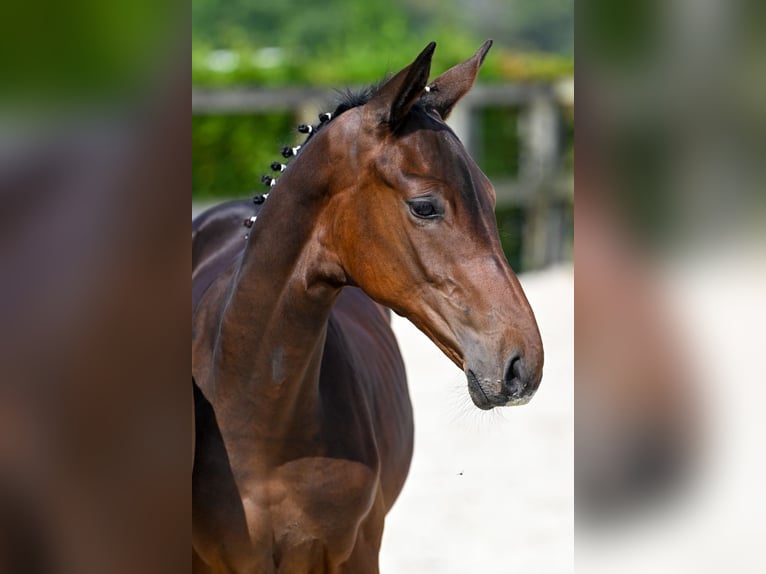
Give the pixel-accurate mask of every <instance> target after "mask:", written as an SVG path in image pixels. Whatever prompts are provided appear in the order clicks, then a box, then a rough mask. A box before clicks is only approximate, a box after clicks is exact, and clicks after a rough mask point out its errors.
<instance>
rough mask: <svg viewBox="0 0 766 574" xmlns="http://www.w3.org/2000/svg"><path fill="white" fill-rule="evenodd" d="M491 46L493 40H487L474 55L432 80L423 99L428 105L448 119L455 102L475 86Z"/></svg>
mask: <svg viewBox="0 0 766 574" xmlns="http://www.w3.org/2000/svg"><path fill="white" fill-rule="evenodd" d="M491 47H492V40H487V41H486V42H484V43H483V44H482V45H481V48H479V49H478V50H477V51H476V53H475V54H474V55H473V56H471V57H470V58H468V59H467V60H466V61H465V62H462V63H460V64H458V65H457V66H454V67H452V68H450V69H449V70H447V71H446V72H444V73H443V74H442V75H441V76H439V77H438V78H436V79H435V80H434V81H433V82H431V84H429V86H428V91H427V93H425V94H424V95H423V99H422V101H423V103H424V104H425V105H426V107H429V108H431V109H434V110H436V111H437V112H439V115H440V116H441V117H442V118H443V119H445V120H446V119H447V116H449V114H450V112H451V111H452V108H453V107H454V106H455V104H456V103H457V102H458V101H459V100H460V98H462V97H463V96H464V95H466V94H467V93H468V90H470V89H471V86H473V83H474V81H475V80H476V76H477V75H478V74H479V68H481V64H482V62H484V57H485V56H486V55H487V52H489V49H490V48H491Z"/></svg>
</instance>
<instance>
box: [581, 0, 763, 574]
mask: <svg viewBox="0 0 766 574" xmlns="http://www.w3.org/2000/svg"><path fill="white" fill-rule="evenodd" d="M764 6H765V5H764V3H763V2H750V1H747V0H733V1H729V0H703V1H697V2H690V1H687V0H667V1H665V0H663V1H654V0H650V1H645V0H635V1H634V0H628V1H626V2H619V3H615V2H608V1H601V0H595V1H594V0H584V1H582V2H579V3H578V10H577V66H578V67H577V88H576V91H577V92H578V102H579V104H580V105H579V107H578V110H577V113H576V116H577V117H578V121H579V134H580V137H579V138H578V142H577V144H578V145H577V152H578V153H577V162H576V164H577V165H576V187H577V196H578V197H577V205H576V220H577V242H576V248H575V260H576V284H577V288H576V291H575V336H576V347H575V356H576V361H575V389H576V402H575V424H576V432H575V437H576V439H575V460H576V464H575V492H576V504H577V513H576V517H577V523H576V532H577V553H576V567H577V568H576V569H577V571H578V572H615V571H618V572H624V573H632V572H646V571H652V572H669V573H674V572H721V571H727V570H734V571H738V572H762V571H764V570H765V569H766V560H765V559H764V556H763V552H762V550H761V545H762V535H761V533H762V531H763V528H762V524H761V523H760V519H761V518H760V517H762V516H763V515H764V511H766V497H764V495H763V487H762V485H763V483H764V480H766V464H764V457H763V452H764V449H763V441H762V437H763V436H766V419H764V417H763V414H762V405H763V400H764V399H765V398H766V394H765V393H766V386H764V383H765V382H766V377H765V376H764V369H763V366H762V363H763V361H762V359H761V354H762V349H763V335H762V330H763V324H764V320H766V305H765V304H764V293H766V257H765V255H766V233H764V232H765V231H766V225H765V223H766V219H765V216H766V209H765V208H766V194H764V189H766V162H765V161H764V158H766V105H765V102H766V97H765V96H766V61H765V60H764V55H765V54H766V45H765V44H764V38H766V35H764V33H763V31H764V23H765V22H764V16H766V14H765V13H764Z"/></svg>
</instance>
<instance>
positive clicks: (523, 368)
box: [466, 355, 540, 410]
mask: <svg viewBox="0 0 766 574" xmlns="http://www.w3.org/2000/svg"><path fill="white" fill-rule="evenodd" d="M466 377H467V379H468V393H469V394H470V396H471V400H473V403H474V404H475V405H476V406H477V407H479V408H480V409H484V410H489V409H492V408H494V407H504V406H518V405H525V404H527V403H528V402H529V401H530V400H531V399H532V397H533V396H534V394H535V392H536V391H537V388H538V386H539V385H540V373H539V372H537V371H536V370H534V369H529V367H528V366H527V364H526V363H525V361H524V359H523V357H521V356H519V355H514V356H512V357H511V358H510V359H509V360H508V362H507V364H506V365H505V369H504V371H503V378H502V379H500V380H498V379H487V378H482V377H480V376H479V375H477V373H475V372H474V371H473V370H471V369H467V370H466Z"/></svg>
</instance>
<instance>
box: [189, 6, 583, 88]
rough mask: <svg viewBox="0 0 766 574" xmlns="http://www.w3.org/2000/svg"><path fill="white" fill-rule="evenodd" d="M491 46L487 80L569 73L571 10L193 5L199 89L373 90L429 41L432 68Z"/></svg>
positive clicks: (485, 73) (484, 77)
mask: <svg viewBox="0 0 766 574" xmlns="http://www.w3.org/2000/svg"><path fill="white" fill-rule="evenodd" d="M487 37H492V38H494V40H495V47H494V49H493V55H492V58H491V59H488V60H487V62H486V63H485V66H484V69H483V71H482V80H483V81H492V80H541V79H550V78H554V77H560V76H562V75H571V74H572V72H573V68H574V64H573V52H574V44H573V4H572V3H571V2H562V1H561V0H535V1H533V0H511V1H494V2H492V1H490V2H481V3H479V4H477V3H476V2H473V1H468V0H440V1H439V2H437V1H436V0H421V1H418V2H415V1H414V0H365V1H364V2H359V1H357V0H325V1H323V2H313V1H309V0H283V1H280V2H271V3H266V2H261V1H258V2H255V1H253V0H227V2H223V1H222V0H194V1H193V2H192V38H193V41H192V80H193V83H194V84H196V85H205V86H223V85H236V84H258V85H269V86H274V85H285V84H306V85H321V86H336V85H339V84H340V85H343V84H347V83H368V82H371V81H375V80H378V79H380V77H381V76H382V75H383V73H384V72H385V71H394V69H396V68H398V67H399V66H401V65H402V63H404V62H409V61H410V60H411V59H412V58H413V57H414V56H415V55H416V54H417V53H418V52H419V51H420V50H421V49H422V48H423V47H424V46H425V45H426V44H427V43H428V42H429V41H430V40H435V41H436V42H437V44H438V48H437V50H436V55H435V57H434V69H435V70H440V69H445V68H447V67H449V66H452V65H454V64H456V63H458V62H460V61H462V60H463V59H465V57H466V56H467V55H468V54H471V53H473V51H474V50H476V49H477V48H478V46H479V45H480V44H481V42H482V41H483V40H484V39H486V38H487Z"/></svg>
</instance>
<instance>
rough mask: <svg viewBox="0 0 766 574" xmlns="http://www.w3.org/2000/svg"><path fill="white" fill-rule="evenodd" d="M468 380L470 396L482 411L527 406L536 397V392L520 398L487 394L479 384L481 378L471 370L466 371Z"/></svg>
mask: <svg viewBox="0 0 766 574" xmlns="http://www.w3.org/2000/svg"><path fill="white" fill-rule="evenodd" d="M466 378H467V380H468V394H469V395H470V396H471V400H472V401H473V404H475V405H476V406H477V407H479V408H480V409H482V410H485V411H488V410H490V409H493V408H495V407H516V406H521V405H526V404H527V403H528V402H529V401H530V400H532V397H533V396H534V394H535V393H534V391H533V392H531V393H527V394H522V395H519V396H511V395H508V394H495V393H492V394H487V391H486V390H485V389H484V387H482V385H481V383H480V382H479V378H478V377H477V376H476V373H474V372H473V371H472V370H471V369H468V370H466Z"/></svg>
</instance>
